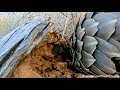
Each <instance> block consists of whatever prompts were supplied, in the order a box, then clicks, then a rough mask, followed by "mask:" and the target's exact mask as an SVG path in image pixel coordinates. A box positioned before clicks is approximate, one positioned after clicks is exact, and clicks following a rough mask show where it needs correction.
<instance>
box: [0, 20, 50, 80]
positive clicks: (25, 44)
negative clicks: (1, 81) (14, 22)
mask: <svg viewBox="0 0 120 90" xmlns="http://www.w3.org/2000/svg"><path fill="white" fill-rule="evenodd" d="M48 26H49V22H47V21H44V22H42V21H31V22H29V23H27V24H24V25H21V26H19V27H18V28H16V29H15V30H12V31H11V32H10V33H8V34H7V35H6V36H3V37H2V38H0V78H6V77H8V76H9V74H10V73H11V72H12V71H13V70H14V69H15V67H16V65H17V63H18V62H19V61H20V59H21V58H23V57H25V56H26V55H28V54H29V53H30V52H31V50H32V49H33V48H34V47H35V46H36V45H37V44H38V43H39V42H40V41H41V40H42V39H43V37H44V36H45V35H46V34H47V32H48Z"/></svg>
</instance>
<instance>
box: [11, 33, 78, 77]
mask: <svg viewBox="0 0 120 90" xmlns="http://www.w3.org/2000/svg"><path fill="white" fill-rule="evenodd" d="M68 59H69V60H72V57H71V54H70V47H69V44H68V43H67V42H66V41H63V40H61V36H60V35H57V34H55V33H48V34H47V35H46V36H45V37H44V39H43V40H42V41H41V42H40V43H39V44H38V45H37V46H36V47H35V48H34V49H33V50H32V51H31V53H30V54H29V55H27V56H26V57H24V58H23V59H22V60H20V62H19V64H18V65H17V67H16V69H15V70H14V72H13V74H12V76H11V77H12V78H76V77H77V76H78V74H77V73H76V72H75V70H73V69H72V67H69V65H68V63H67V60H68Z"/></svg>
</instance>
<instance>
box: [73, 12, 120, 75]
mask: <svg viewBox="0 0 120 90" xmlns="http://www.w3.org/2000/svg"><path fill="white" fill-rule="evenodd" d="M81 18H82V19H83V18H84V20H82V22H80V21H81V20H79V22H78V24H79V25H78V27H77V28H76V30H75V32H74V34H73V36H72V44H71V45H72V48H73V61H74V64H73V65H74V66H75V68H76V69H78V70H79V71H81V72H84V73H86V74H97V75H106V74H115V73H116V72H118V71H117V70H116V65H115V63H114V62H113V59H114V60H116V61H117V62H118V63H120V13H119V12H112V13H111V12H105V13H104V12H98V13H97V12H96V13H95V12H87V13H86V14H85V16H83V17H81Z"/></svg>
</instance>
